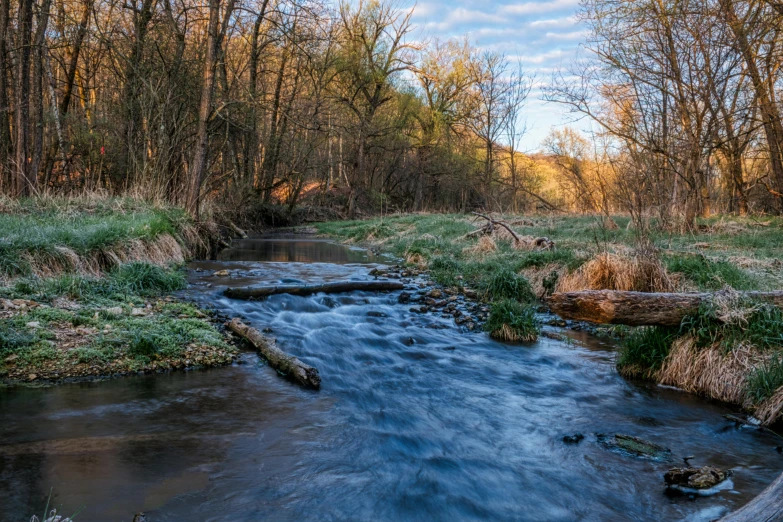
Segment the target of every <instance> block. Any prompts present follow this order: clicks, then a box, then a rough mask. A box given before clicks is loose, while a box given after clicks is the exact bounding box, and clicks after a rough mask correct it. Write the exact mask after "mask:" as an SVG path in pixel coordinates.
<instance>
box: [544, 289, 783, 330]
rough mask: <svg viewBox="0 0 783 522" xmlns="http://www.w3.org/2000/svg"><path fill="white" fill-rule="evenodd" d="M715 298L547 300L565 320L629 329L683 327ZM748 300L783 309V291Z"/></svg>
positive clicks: (584, 295) (598, 293)
mask: <svg viewBox="0 0 783 522" xmlns="http://www.w3.org/2000/svg"><path fill="white" fill-rule="evenodd" d="M713 295H714V294H709V293H698V294H697V293H694V294H669V293H645V292H625V291H615V290H585V291H582V292H561V293H556V294H553V295H552V296H551V297H549V298H548V299H547V303H548V304H549V307H550V308H551V309H552V312H554V313H556V314H557V315H559V316H560V317H562V318H563V319H572V320H575V321H590V322H593V323H605V324H625V325H628V326H679V325H680V323H681V322H682V319H683V318H684V317H686V316H689V315H694V314H696V313H697V312H698V311H699V306H700V305H701V304H702V303H704V302H708V301H709V300H710V299H711V298H712V296H713ZM742 295H743V296H744V297H747V298H750V299H756V300H759V301H765V302H768V303H771V304H773V305H775V306H777V307H779V308H783V291H778V292H744V293H743V294H742Z"/></svg>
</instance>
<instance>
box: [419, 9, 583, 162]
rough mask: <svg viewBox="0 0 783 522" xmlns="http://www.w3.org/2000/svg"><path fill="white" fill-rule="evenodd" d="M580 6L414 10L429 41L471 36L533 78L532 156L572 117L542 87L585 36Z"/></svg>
mask: <svg viewBox="0 0 783 522" xmlns="http://www.w3.org/2000/svg"><path fill="white" fill-rule="evenodd" d="M578 8H579V0H549V1H547V0H527V1H507V0H484V1H468V0H451V1H444V0H421V1H419V2H417V3H416V4H415V6H414V11H413V17H412V22H413V23H414V24H415V26H416V32H417V33H418V32H421V33H422V35H423V36H425V37H426V36H429V37H437V38H441V39H446V38H449V37H461V36H463V35H467V36H468V39H469V40H470V42H471V43H472V44H473V45H474V46H476V47H478V48H479V49H491V50H494V51H499V52H502V53H504V54H505V55H506V56H508V57H509V59H510V60H511V62H512V63H513V64H516V63H517V61H519V62H521V64H522V67H523V69H524V70H525V71H526V73H527V74H529V75H535V79H536V83H535V84H534V87H533V89H532V90H531V93H530V96H529V98H528V101H527V104H526V107H525V118H526V123H527V129H528V132H527V134H526V135H525V137H524V138H523V139H522V146H521V148H522V150H523V151H525V152H534V151H536V150H538V149H539V148H540V145H541V141H542V140H543V139H544V138H545V137H546V135H547V134H548V133H549V130H550V129H551V128H552V127H553V126H556V127H561V126H563V125H566V124H568V123H569V122H570V121H571V120H572V118H573V117H572V115H569V114H568V113H567V111H566V109H565V108H564V107H562V106H560V105H558V104H555V103H547V102H545V101H543V100H542V99H541V87H542V85H545V84H547V83H549V82H550V81H551V77H552V73H553V72H554V71H556V70H557V69H558V68H559V67H567V66H568V64H569V62H570V61H571V60H573V59H574V57H575V56H576V52H577V49H578V47H579V45H580V44H581V43H582V42H584V40H585V38H586V32H585V29H584V27H582V26H580V24H579V22H578V20H577V17H576V13H577V10H578ZM417 36H418V37H419V38H420V37H421V36H419V35H417ZM575 126H576V127H578V128H579V127H582V126H583V125H582V124H576V125H575Z"/></svg>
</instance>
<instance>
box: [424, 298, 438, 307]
mask: <svg viewBox="0 0 783 522" xmlns="http://www.w3.org/2000/svg"><path fill="white" fill-rule="evenodd" d="M435 303H437V301H436V300H435V299H433V298H431V297H430V298H427V299H425V300H424V304H426V305H427V306H435Z"/></svg>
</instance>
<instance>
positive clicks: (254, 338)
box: [226, 318, 321, 389]
mask: <svg viewBox="0 0 783 522" xmlns="http://www.w3.org/2000/svg"><path fill="white" fill-rule="evenodd" d="M226 327H227V328H228V329H229V330H231V331H232V332H234V333H235V334H237V335H238V336H240V337H242V338H243V339H245V340H247V341H248V342H249V343H250V344H252V345H253V346H254V347H255V348H256V350H258V352H259V353H260V354H261V355H263V356H264V358H265V359H266V360H267V361H268V362H269V366H271V367H272V368H274V369H275V370H277V371H279V372H281V373H284V374H285V375H287V376H289V377H291V378H292V379H293V380H295V381H296V382H298V383H299V384H301V385H303V386H308V387H310V388H316V389H318V388H320V387H321V376H320V375H318V370H317V369H315V368H313V367H312V366H308V365H307V364H305V363H303V362H302V361H300V360H299V359H297V358H296V357H294V356H293V355H289V354H287V353H285V352H284V351H282V350H281V349H280V348H278V347H277V346H275V342H274V340H272V339H268V338H267V337H265V336H264V335H263V334H261V332H259V331H258V330H256V329H255V328H251V327H250V326H248V325H246V324H245V323H243V322H242V321H240V320H239V319H237V318H234V319H232V320H231V321H228V322H227V323H226Z"/></svg>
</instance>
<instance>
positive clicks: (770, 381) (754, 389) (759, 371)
mask: <svg viewBox="0 0 783 522" xmlns="http://www.w3.org/2000/svg"><path fill="white" fill-rule="evenodd" d="M745 386H746V389H745V392H746V393H747V394H748V396H749V397H750V399H751V401H752V402H753V404H757V405H758V404H760V403H761V402H763V401H764V400H765V399H768V398H770V397H772V396H773V395H774V394H775V392H776V391H777V390H778V389H779V388H780V387H781V386H783V352H778V353H776V354H775V355H774V356H773V357H772V358H770V360H769V361H767V362H766V363H765V364H763V365H762V366H760V367H758V368H755V369H754V370H753V371H752V372H751V373H750V375H748V378H747V381H746V385H745Z"/></svg>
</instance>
